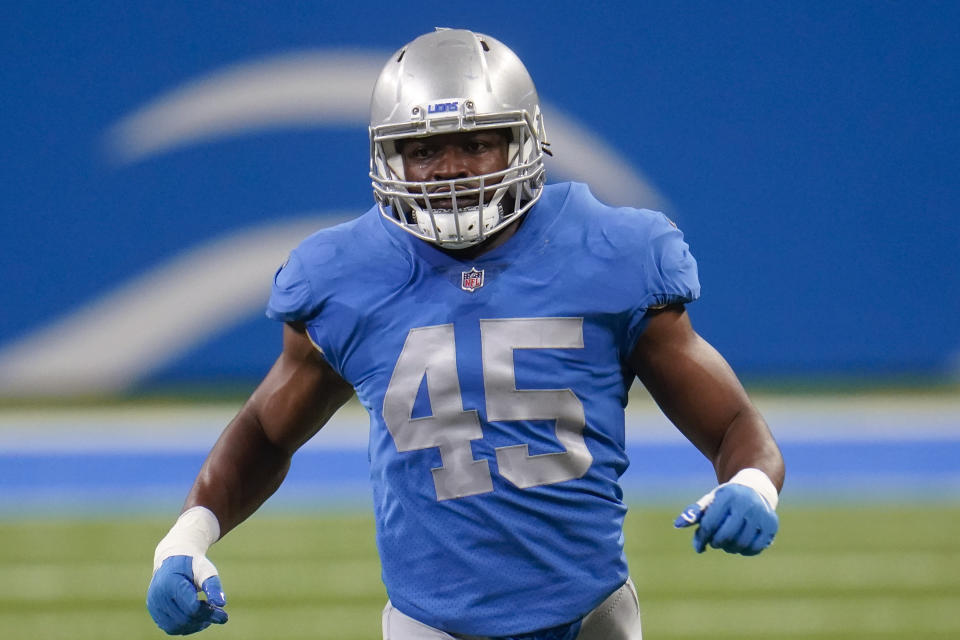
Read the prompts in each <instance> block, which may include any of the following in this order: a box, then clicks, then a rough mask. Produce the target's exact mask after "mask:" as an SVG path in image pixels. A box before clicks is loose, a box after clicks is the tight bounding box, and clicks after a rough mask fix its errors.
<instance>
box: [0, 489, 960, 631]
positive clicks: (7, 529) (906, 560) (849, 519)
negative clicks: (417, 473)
mask: <svg viewBox="0 0 960 640" xmlns="http://www.w3.org/2000/svg"><path fill="white" fill-rule="evenodd" d="M781 511H782V513H781V523H782V526H781V534H780V536H779V537H778V539H777V542H776V544H775V545H774V547H773V548H772V549H770V550H768V551H767V552H765V553H764V554H763V555H761V556H759V557H756V558H741V557H735V556H728V555H726V554H723V553H719V552H716V551H713V550H711V551H708V552H707V553H705V554H703V555H700V556H698V555H697V554H695V553H693V551H692V549H691V547H690V541H689V538H690V534H689V533H688V532H680V531H675V530H673V529H672V526H671V525H672V521H673V517H674V515H675V513H674V512H673V511H672V510H664V509H663V508H661V507H656V508H644V507H635V508H634V509H633V510H632V511H631V513H630V516H629V518H628V523H627V548H628V551H629V556H630V564H631V568H632V572H633V577H634V579H635V581H636V582H637V586H638V589H639V591H640V598H641V606H642V609H643V612H644V617H643V620H644V637H645V638H646V639H647V640H655V639H658V638H663V639H680V638H684V639H686V638H689V639H694V638H696V639H702V638H712V639H713V638H746V639H752V638H755V639H760V638H763V639H765V640H772V639H776V638H815V639H818V640H825V639H827V638H831V639H833V638H836V639H844V640H850V639H856V638H871V639H879V638H890V639H893V638H896V639H898V640H905V639H913V638H923V639H926V640H934V639H944V640H946V639H947V638H951V639H955V638H960V613H958V607H960V551H958V549H957V544H956V543H957V541H958V531H960V505H957V504H955V503H954V504H952V505H950V506H947V507H944V506H938V505H936V504H932V503H931V504H929V505H923V506H914V507H903V506H885V505H870V506H862V507H856V508H852V507H846V506H831V507H814V506H794V507H788V506H784V507H781ZM169 524H170V520H169V519H152V520H147V519H137V518H133V517H129V518H118V519H115V520H91V519H83V520H56V519H53V518H41V519H33V520H17V519H10V518H8V519H6V520H0V638H3V639H4V640H19V639H21V638H22V639H24V640H26V639H28V638H30V639H32V638H38V639H41V640H59V639H65V640H66V639H69V640H87V639H89V640H135V639H140V638H162V637H166V636H165V634H163V633H162V632H161V631H159V630H158V629H157V628H156V627H154V625H153V622H152V621H151V620H150V619H149V617H148V615H147V613H146V610H145V608H144V604H143V601H144V593H145V590H146V586H147V582H148V579H149V576H150V568H151V567H150V564H151V558H152V554H153V547H154V545H155V544H156V542H157V540H158V539H159V538H160V537H161V536H162V535H163V534H164V533H165V532H166V530H167V528H168V527H169ZM211 558H212V559H213V560H214V562H215V563H216V564H217V565H218V567H219V569H220V571H221V576H222V578H223V581H224V585H225V588H226V592H227V598H228V600H229V605H228V607H227V608H228V611H229V612H230V616H231V620H230V622H228V623H227V625H226V626H224V627H212V628H210V629H208V630H206V631H204V632H202V635H201V636H200V637H204V638H209V639H213V638H221V639H224V640H225V639H228V638H231V639H233V638H236V639H249V640H265V639H268V638H269V639H273V640H284V639H291V640H292V639H301V638H302V639H307V638H310V639H312V640H320V639H334V638H336V639H339V640H352V639H371V640H377V639H378V638H379V637H380V632H379V613H380V609H381V608H382V606H383V603H384V599H385V595H384V591H383V586H382V585H381V583H380V579H379V565H378V561H377V557H376V553H375V549H374V542H373V524H372V520H371V518H370V517H368V516H364V515H351V514H331V513H317V514H312V515H286V514H283V513H279V512H265V513H262V514H259V515H256V516H254V518H253V519H251V520H250V521H249V522H247V523H246V524H244V525H243V526H242V527H241V528H239V529H237V530H236V531H235V532H233V533H232V534H230V535H229V536H228V537H227V538H226V539H225V540H223V541H222V542H220V543H218V544H217V546H216V547H214V548H213V550H212V553H211ZM521 613H522V612H518V615H519V614H521Z"/></svg>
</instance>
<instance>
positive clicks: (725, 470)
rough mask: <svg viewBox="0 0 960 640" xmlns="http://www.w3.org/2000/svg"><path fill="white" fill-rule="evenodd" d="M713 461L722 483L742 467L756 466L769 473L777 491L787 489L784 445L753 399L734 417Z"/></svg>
mask: <svg viewBox="0 0 960 640" xmlns="http://www.w3.org/2000/svg"><path fill="white" fill-rule="evenodd" d="M712 462H713V467H714V469H715V471H716V474H717V479H718V480H719V481H720V482H726V481H727V480H729V479H730V478H731V477H733V476H734V474H736V473H737V472H738V471H740V470H741V469H748V468H753V469H759V470H761V471H763V472H764V473H765V474H767V477H769V478H770V480H771V481H772V482H773V484H774V485H775V486H776V488H777V491H780V490H781V489H782V488H783V479H784V464H783V456H782V455H781V454H780V448H779V447H778V446H777V443H776V442H775V441H774V439H773V436H772V435H771V434H770V430H769V429H768V428H767V423H766V422H765V421H764V419H763V417H762V416H761V415H760V412H759V411H757V409H756V408H755V407H754V406H753V404H751V403H749V401H747V403H746V404H745V405H744V406H743V407H742V408H741V410H740V411H739V412H737V414H736V416H735V417H734V418H733V420H731V422H730V425H729V426H728V427H727V429H726V431H725V432H724V434H723V438H722V440H721V441H720V444H719V446H718V447H717V450H716V452H715V454H714V455H713V457H712Z"/></svg>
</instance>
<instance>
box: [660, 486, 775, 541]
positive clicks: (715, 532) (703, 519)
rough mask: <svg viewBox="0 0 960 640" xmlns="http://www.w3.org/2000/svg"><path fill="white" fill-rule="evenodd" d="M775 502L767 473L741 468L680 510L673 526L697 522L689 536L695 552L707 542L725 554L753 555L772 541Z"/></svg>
mask: <svg viewBox="0 0 960 640" xmlns="http://www.w3.org/2000/svg"><path fill="white" fill-rule="evenodd" d="M777 502H778V496H777V489H776V487H775V486H774V485H773V482H771V481H770V478H768V477H767V474H765V473H764V472H763V471H760V470H759V469H743V470H741V471H739V472H737V474H736V475H735V476H733V477H732V478H730V481H729V482H724V483H723V484H721V485H719V486H718V487H716V488H714V489H713V490H712V491H711V492H710V493H708V494H707V495H705V496H703V497H702V498H700V499H699V500H697V501H696V502H695V503H693V504H691V505H690V506H688V507H687V508H686V509H684V510H683V512H681V513H680V515H679V516H677V519H676V521H674V523H673V526H675V527H676V528H678V529H680V528H684V527H690V526H692V525H695V524H699V525H700V526H699V527H698V528H697V531H696V533H694V535H693V548H694V549H695V550H696V552H697V553H703V551H704V550H705V549H706V548H707V545H710V546H711V547H713V548H714V549H723V550H724V551H726V552H727V553H739V554H741V555H745V556H754V555H757V554H758V553H760V552H761V551H763V550H764V549H766V548H767V547H769V546H770V544H771V543H773V537H774V536H775V535H776V534H777V529H778V528H779V527H780V521H779V519H778V518H777V513H776V511H775V509H776V508H777Z"/></svg>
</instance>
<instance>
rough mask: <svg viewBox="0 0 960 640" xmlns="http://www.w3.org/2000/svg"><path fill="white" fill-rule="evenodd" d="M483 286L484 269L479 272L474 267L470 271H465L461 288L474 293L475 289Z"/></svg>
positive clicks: (462, 275)
mask: <svg viewBox="0 0 960 640" xmlns="http://www.w3.org/2000/svg"><path fill="white" fill-rule="evenodd" d="M482 286H483V269H480V270H479V271H478V270H477V268H476V267H472V268H471V269H470V271H464V272H463V273H462V274H461V280H460V288H461V289H463V290H464V291H469V292H471V293H473V291H474V290H475V289H479V288H480V287H482Z"/></svg>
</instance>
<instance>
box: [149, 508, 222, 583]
mask: <svg viewBox="0 0 960 640" xmlns="http://www.w3.org/2000/svg"><path fill="white" fill-rule="evenodd" d="M219 537H220V523H219V522H218V521H217V516H215V515H214V514H213V511H210V509H207V508H206V507H192V508H190V509H187V510H186V511H184V512H183V513H181V514H180V517H179V518H177V522H176V523H175V524H174V525H173V527H172V528H171V529H170V531H169V533H167V535H166V536H164V538H163V540H161V541H160V543H159V544H158V545H157V549H156V551H154V553H153V570H154V571H156V570H157V569H159V568H160V565H161V564H163V561H164V560H165V559H166V558H169V557H170V556H191V557H195V556H200V557H203V556H205V555H206V554H207V549H209V548H210V545H212V544H213V543H214V542H216V541H217V539H218V538H219ZM198 584H199V583H198Z"/></svg>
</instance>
